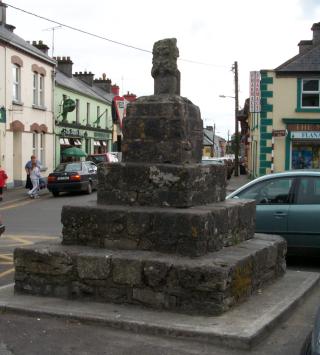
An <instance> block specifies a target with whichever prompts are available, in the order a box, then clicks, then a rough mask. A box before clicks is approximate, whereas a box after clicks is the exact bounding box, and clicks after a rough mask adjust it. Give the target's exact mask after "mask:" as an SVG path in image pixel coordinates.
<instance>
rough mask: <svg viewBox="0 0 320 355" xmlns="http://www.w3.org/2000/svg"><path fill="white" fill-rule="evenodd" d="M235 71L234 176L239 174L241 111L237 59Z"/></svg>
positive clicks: (233, 67) (234, 66) (233, 69)
mask: <svg viewBox="0 0 320 355" xmlns="http://www.w3.org/2000/svg"><path fill="white" fill-rule="evenodd" d="M232 71H233V73H234V91H235V95H234V102H235V105H234V106H235V108H234V116H235V117H234V121H235V133H234V135H235V147H234V176H239V150H240V149H239V143H240V142H239V125H238V112H239V83H238V62H237V61H235V62H234V64H233V66H232Z"/></svg>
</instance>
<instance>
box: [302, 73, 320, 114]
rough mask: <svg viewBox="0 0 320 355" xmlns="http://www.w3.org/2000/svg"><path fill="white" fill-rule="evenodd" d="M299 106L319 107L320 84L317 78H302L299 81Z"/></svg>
mask: <svg viewBox="0 0 320 355" xmlns="http://www.w3.org/2000/svg"><path fill="white" fill-rule="evenodd" d="M301 85H302V90H301V108H319V107H320V100H319V97H320V85H319V80H318V79H303V80H302V81H301Z"/></svg>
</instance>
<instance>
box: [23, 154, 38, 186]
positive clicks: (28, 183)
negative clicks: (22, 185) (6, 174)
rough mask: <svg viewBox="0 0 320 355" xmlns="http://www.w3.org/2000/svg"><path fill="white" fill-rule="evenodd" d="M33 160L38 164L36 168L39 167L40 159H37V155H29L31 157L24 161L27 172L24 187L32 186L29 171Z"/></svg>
mask: <svg viewBox="0 0 320 355" xmlns="http://www.w3.org/2000/svg"><path fill="white" fill-rule="evenodd" d="M33 162H35V163H36V165H37V166H38V168H40V165H41V163H40V161H39V160H38V159H37V157H36V156H35V155H31V158H30V160H29V161H28V162H27V163H26V165H25V167H24V168H25V170H26V173H27V179H26V189H29V190H31V189H32V188H33V186H32V182H31V179H30V171H31V168H32V163H33Z"/></svg>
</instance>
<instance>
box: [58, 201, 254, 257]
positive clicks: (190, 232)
mask: <svg viewBox="0 0 320 355" xmlns="http://www.w3.org/2000/svg"><path fill="white" fill-rule="evenodd" d="M61 221H62V224H63V230H62V234H63V241H62V243H63V244H65V245H87V246H91V247H99V248H107V249H122V250H123V249H138V250H150V251H159V252H162V253H171V254H172V253H177V254H179V255H185V256H186V255H187V256H201V255H205V254H206V253H208V252H212V251H217V250H219V249H221V248H223V247H225V246H230V245H234V244H238V243H240V242H242V241H244V240H247V239H250V238H252V237H253V235H254V228H255V202H254V201H248V200H225V201H223V202H219V203H215V204H212V205H205V206H198V207H192V208H187V209H181V208H160V207H126V206H104V205H103V206H102V205H97V204H96V203H91V204H88V205H86V206H64V207H63V209H62V217H61Z"/></svg>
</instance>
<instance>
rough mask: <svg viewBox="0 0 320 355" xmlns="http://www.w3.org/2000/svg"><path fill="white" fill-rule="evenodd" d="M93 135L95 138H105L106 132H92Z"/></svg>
mask: <svg viewBox="0 0 320 355" xmlns="http://www.w3.org/2000/svg"><path fill="white" fill-rule="evenodd" d="M93 137H94V138H96V139H101V140H107V139H108V134H107V133H104V132H94V133H93Z"/></svg>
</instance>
